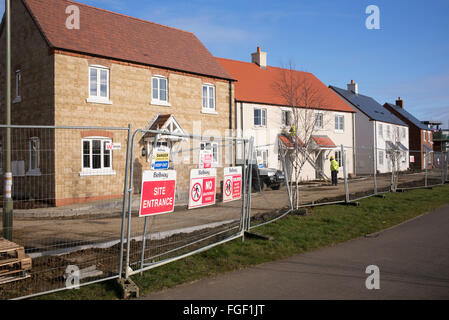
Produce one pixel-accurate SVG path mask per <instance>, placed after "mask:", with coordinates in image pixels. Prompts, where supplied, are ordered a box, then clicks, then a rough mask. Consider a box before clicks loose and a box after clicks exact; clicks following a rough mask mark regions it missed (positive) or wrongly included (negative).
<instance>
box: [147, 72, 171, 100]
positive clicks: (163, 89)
mask: <svg viewBox="0 0 449 320" xmlns="http://www.w3.org/2000/svg"><path fill="white" fill-rule="evenodd" d="M152 86H153V95H152V101H151V102H152V103H155V104H167V103H168V80H167V78H165V77H159V76H155V77H153V78H152Z"/></svg>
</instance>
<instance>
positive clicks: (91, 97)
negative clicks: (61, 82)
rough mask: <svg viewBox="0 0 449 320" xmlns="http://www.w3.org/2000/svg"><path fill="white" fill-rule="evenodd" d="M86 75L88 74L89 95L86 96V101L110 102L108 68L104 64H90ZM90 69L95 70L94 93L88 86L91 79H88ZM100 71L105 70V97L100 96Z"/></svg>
mask: <svg viewBox="0 0 449 320" xmlns="http://www.w3.org/2000/svg"><path fill="white" fill-rule="evenodd" d="M88 70H89V72H88V76H89V87H88V90H89V95H88V98H87V102H91V103H101V104H112V101H111V100H110V87H111V81H110V69H109V68H107V67H104V66H99V65H92V66H89V68H88ZM91 70H96V72H97V91H96V95H92V94H91V92H90V86H91V80H90V73H91ZM101 71H106V97H102V96H101Z"/></svg>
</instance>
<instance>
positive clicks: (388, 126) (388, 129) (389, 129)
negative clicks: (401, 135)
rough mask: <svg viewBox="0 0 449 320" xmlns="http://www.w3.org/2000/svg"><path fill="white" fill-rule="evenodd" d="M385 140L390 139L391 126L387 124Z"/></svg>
mask: <svg viewBox="0 0 449 320" xmlns="http://www.w3.org/2000/svg"><path fill="white" fill-rule="evenodd" d="M386 127H387V139H391V126H390V125H389V124H387V126H386Z"/></svg>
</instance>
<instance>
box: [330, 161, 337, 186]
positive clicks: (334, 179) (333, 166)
mask: <svg viewBox="0 0 449 320" xmlns="http://www.w3.org/2000/svg"><path fill="white" fill-rule="evenodd" d="M330 160H331V175H332V185H333V186H336V185H337V184H338V169H339V166H338V162H337V161H335V159H334V157H331V158H330Z"/></svg>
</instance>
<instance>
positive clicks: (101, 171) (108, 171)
mask: <svg viewBox="0 0 449 320" xmlns="http://www.w3.org/2000/svg"><path fill="white" fill-rule="evenodd" d="M94 140H100V142H101V149H100V159H101V162H100V164H101V167H100V168H97V169H94V168H92V164H93V161H92V160H93V154H92V145H93V143H92V142H93V141H94ZM84 142H89V167H88V168H85V167H84ZM106 143H112V139H111V138H108V137H85V138H82V139H81V172H80V175H81V176H95V175H115V174H116V172H115V171H114V170H113V168H114V167H113V165H114V163H113V151H112V150H110V151H109V152H110V166H109V167H104V157H105V154H104V148H105V144H106Z"/></svg>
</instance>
